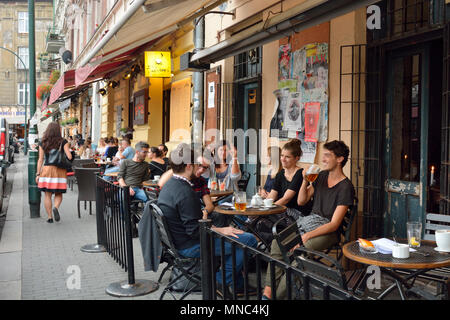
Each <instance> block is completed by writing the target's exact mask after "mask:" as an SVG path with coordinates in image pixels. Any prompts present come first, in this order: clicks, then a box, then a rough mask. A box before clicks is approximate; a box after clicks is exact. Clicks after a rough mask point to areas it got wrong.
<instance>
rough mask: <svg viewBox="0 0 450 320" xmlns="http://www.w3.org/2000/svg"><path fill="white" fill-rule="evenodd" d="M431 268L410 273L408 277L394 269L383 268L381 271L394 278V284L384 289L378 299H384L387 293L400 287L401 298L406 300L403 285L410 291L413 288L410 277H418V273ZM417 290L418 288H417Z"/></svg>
mask: <svg viewBox="0 0 450 320" xmlns="http://www.w3.org/2000/svg"><path fill="white" fill-rule="evenodd" d="M429 270H430V269H422V270H418V271H416V272H413V273H411V274H409V275H407V276H406V277H402V276H400V275H399V274H398V273H397V272H395V271H394V270H392V269H386V268H381V271H382V272H383V273H385V274H387V275H388V276H390V277H391V278H393V279H394V282H395V283H394V284H392V285H391V286H390V287H388V288H387V289H386V290H384V291H383V292H382V293H381V294H380V295H379V296H378V297H377V298H376V299H377V300H381V299H383V298H384V297H385V296H386V295H387V294H389V293H390V292H391V291H392V290H394V289H395V288H397V289H398V291H399V293H400V298H401V299H402V300H406V296H405V293H404V290H403V287H405V288H406V289H407V291H410V290H411V288H412V285H410V284H409V283H408V280H410V279H414V278H416V277H417V276H418V275H420V274H422V273H425V272H427V271H429ZM416 291H417V290H416Z"/></svg>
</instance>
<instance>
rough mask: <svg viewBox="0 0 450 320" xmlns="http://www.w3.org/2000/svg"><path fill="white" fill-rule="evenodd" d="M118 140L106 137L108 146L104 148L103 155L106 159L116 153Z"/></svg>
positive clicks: (111, 157)
mask: <svg viewBox="0 0 450 320" xmlns="http://www.w3.org/2000/svg"><path fill="white" fill-rule="evenodd" d="M118 145H119V140H118V139H117V138H113V137H110V138H109V139H108V147H107V148H106V151H105V155H104V157H105V158H106V159H108V158H110V159H111V160H112V159H113V158H114V156H115V155H116V153H117V151H119V146H118Z"/></svg>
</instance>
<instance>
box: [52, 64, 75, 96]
mask: <svg viewBox="0 0 450 320" xmlns="http://www.w3.org/2000/svg"><path fill="white" fill-rule="evenodd" d="M74 86H75V70H73V69H72V70H68V71H66V72H64V74H63V75H62V76H61V77H59V79H58V81H56V83H55V85H54V86H53V88H52V91H51V92H50V98H49V100H48V104H49V105H50V104H52V103H53V102H55V101H56V100H58V98H59V97H60V96H61V95H62V94H63V93H64V91H66V90H67V89H69V88H71V87H74Z"/></svg>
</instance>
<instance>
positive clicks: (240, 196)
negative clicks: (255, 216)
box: [234, 191, 247, 211]
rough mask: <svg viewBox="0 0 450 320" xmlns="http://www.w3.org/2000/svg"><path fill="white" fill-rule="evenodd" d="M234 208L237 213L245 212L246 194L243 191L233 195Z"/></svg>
mask: <svg viewBox="0 0 450 320" xmlns="http://www.w3.org/2000/svg"><path fill="white" fill-rule="evenodd" d="M234 207H235V208H236V210H238V211H245V209H246V208H247V194H246V193H245V191H237V192H235V193H234Z"/></svg>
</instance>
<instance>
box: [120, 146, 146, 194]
mask: <svg viewBox="0 0 450 320" xmlns="http://www.w3.org/2000/svg"><path fill="white" fill-rule="evenodd" d="M149 148H150V146H149V145H148V144H147V143H145V142H143V141H140V142H138V143H137V144H136V153H135V154H134V157H133V159H124V160H123V161H122V163H121V164H120V169H119V174H118V175H117V179H118V181H119V185H120V186H121V187H126V186H130V195H131V196H132V197H134V198H135V199H138V200H141V201H144V202H147V201H148V198H147V194H146V193H145V191H144V189H143V188H142V182H144V181H147V180H149V179H150V168H149V164H148V162H146V161H145V158H146V157H147V154H148V151H149Z"/></svg>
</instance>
